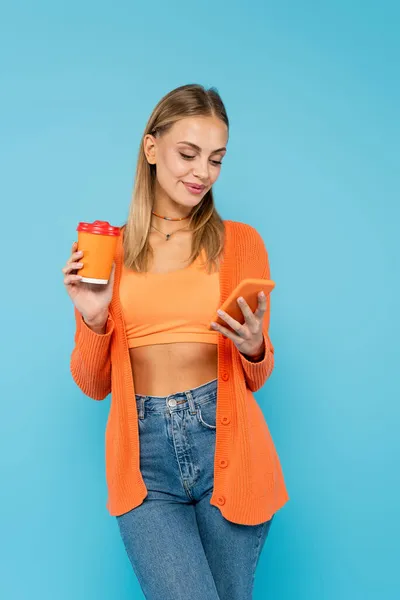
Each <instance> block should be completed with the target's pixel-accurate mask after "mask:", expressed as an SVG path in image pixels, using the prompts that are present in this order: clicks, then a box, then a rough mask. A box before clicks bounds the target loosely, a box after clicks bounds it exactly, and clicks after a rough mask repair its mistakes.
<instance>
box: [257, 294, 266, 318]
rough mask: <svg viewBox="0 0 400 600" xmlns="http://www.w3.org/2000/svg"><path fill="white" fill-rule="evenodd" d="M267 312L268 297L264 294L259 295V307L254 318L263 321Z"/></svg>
mask: <svg viewBox="0 0 400 600" xmlns="http://www.w3.org/2000/svg"><path fill="white" fill-rule="evenodd" d="M266 310H267V296H266V295H265V294H264V292H260V293H259V294H258V306H257V308H256V310H255V312H254V316H255V317H257V319H260V320H262V319H263V318H264V314H265V311H266Z"/></svg>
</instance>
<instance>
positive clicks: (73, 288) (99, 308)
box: [62, 242, 115, 326]
mask: <svg viewBox="0 0 400 600" xmlns="http://www.w3.org/2000/svg"><path fill="white" fill-rule="evenodd" d="M77 249H78V244H77V242H74V243H73V244H72V254H71V256H70V257H69V259H68V261H67V264H66V265H65V267H63V269H62V272H63V273H64V275H65V277H64V284H65V286H66V288H67V292H68V295H69V297H70V298H71V300H72V302H73V303H74V305H75V306H76V308H77V309H78V311H79V312H80V313H81V315H82V316H83V318H84V320H85V322H86V323H88V324H93V325H96V326H101V325H102V324H104V323H105V322H106V321H107V317H108V306H109V304H110V302H111V299H112V292H113V285H114V274H115V263H113V266H112V270H111V275H110V279H109V280H108V283H107V284H99V283H98V284H97V283H87V282H85V281H82V280H81V276H80V275H78V274H77V272H78V271H79V269H81V268H82V267H83V264H82V263H81V262H78V261H79V259H81V258H82V256H83V252H82V251H79V252H77Z"/></svg>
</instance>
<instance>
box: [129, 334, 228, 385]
mask: <svg viewBox="0 0 400 600" xmlns="http://www.w3.org/2000/svg"><path fill="white" fill-rule="evenodd" d="M129 355H130V359H131V365H132V373H133V380H134V385H135V393H136V394H142V395H145V396H168V395H169V394H173V393H176V392H183V391H185V390H189V389H192V388H194V387H198V386H199V385H202V384H203V383H206V382H207V381H211V380H212V379H215V378H216V377H217V360H218V359H217V356H218V354H217V345H216V344H206V343H194V342H179V343H173V344H156V345H153V346H141V347H139V348H130V350H129Z"/></svg>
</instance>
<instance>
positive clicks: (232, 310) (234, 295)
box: [209, 279, 275, 329]
mask: <svg viewBox="0 0 400 600" xmlns="http://www.w3.org/2000/svg"><path fill="white" fill-rule="evenodd" d="M274 287H275V282H274V281H272V280H271V279H242V281H241V282H240V283H239V284H238V285H237V286H236V287H235V289H234V290H233V291H232V292H231V294H229V296H228V298H227V299H226V300H225V302H224V303H223V304H222V306H221V308H222V310H224V311H225V312H226V313H228V315H230V316H231V317H233V318H234V319H235V320H236V321H238V322H239V323H241V324H243V323H244V321H245V319H244V314H243V313H242V310H241V308H240V306H239V304H238V303H237V299H238V298H239V296H242V297H243V298H244V299H245V300H246V302H247V304H248V305H249V307H250V308H251V310H252V311H253V312H254V311H255V310H256V308H257V306H258V297H257V294H258V293H259V292H261V291H263V292H264V294H265V295H266V296H268V294H270V293H271V292H272V290H273V289H274ZM213 320H214V321H215V322H216V323H219V325H222V326H223V327H229V324H228V323H227V322H226V321H224V320H223V319H222V318H221V317H220V316H219V315H218V313H215V317H214V319H213ZM209 329H212V327H211V325H209Z"/></svg>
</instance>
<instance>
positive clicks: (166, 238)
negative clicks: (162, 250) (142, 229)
mask: <svg viewBox="0 0 400 600" xmlns="http://www.w3.org/2000/svg"><path fill="white" fill-rule="evenodd" d="M151 227H154V229H155V230H156V231H158V232H159V233H162V235H165V240H166V241H167V242H168V240H169V238H170V237H171V235H173V234H174V233H176V232H177V231H180V230H181V229H186V228H187V225H186V227H181V228H180V229H175V231H172V232H171V233H164V232H163V231H161V230H160V229H157V227H155V226H154V225H151Z"/></svg>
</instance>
